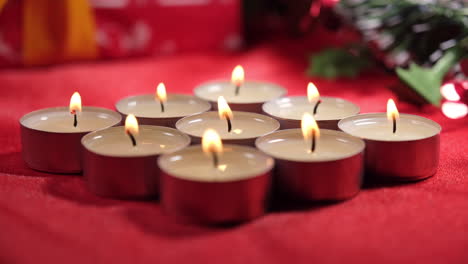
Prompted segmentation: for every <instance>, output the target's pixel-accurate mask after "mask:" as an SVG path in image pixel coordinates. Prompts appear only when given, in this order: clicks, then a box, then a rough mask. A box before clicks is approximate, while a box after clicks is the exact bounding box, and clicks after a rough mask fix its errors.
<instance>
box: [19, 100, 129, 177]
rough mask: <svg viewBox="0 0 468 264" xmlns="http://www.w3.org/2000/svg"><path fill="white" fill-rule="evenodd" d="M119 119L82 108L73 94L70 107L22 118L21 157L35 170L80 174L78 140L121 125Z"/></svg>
mask: <svg viewBox="0 0 468 264" xmlns="http://www.w3.org/2000/svg"><path fill="white" fill-rule="evenodd" d="M121 119H122V118H121V116H120V115H119V114H118V113H116V112H114V111H111V110H108V109H104V108H99V107H83V108H82V107H81V97H80V95H79V93H77V92H75V93H74V94H73V96H72V97H71V100H70V107H53V108H46V109H41V110H37V111H34V112H31V113H28V114H26V115H24V116H23V117H21V119H20V120H19V122H20V130H21V145H22V151H21V152H22V155H23V159H24V161H25V162H26V164H27V165H28V166H29V167H30V168H32V169H35V170H40V171H46V172H53V173H79V172H81V144H80V140H81V137H82V136H84V135H85V134H87V133H89V132H91V131H94V130H98V129H103V128H107V127H111V126H114V125H117V124H119V123H120V122H121Z"/></svg>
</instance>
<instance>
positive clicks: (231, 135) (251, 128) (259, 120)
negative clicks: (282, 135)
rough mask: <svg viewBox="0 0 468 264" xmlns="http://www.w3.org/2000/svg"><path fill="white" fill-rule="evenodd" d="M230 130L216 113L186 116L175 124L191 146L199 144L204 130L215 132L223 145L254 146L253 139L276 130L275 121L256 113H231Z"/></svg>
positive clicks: (276, 124) (276, 122)
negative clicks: (189, 140)
mask: <svg viewBox="0 0 468 264" xmlns="http://www.w3.org/2000/svg"><path fill="white" fill-rule="evenodd" d="M231 123H232V130H231V132H228V129H227V127H228V126H227V121H226V120H221V119H220V118H219V115H218V112H215V111H210V112H205V113H202V114H198V115H193V116H187V117H185V118H182V119H180V120H179V121H177V123H176V127H177V129H178V130H180V131H182V132H183V133H185V134H187V135H189V136H190V137H191V139H192V143H193V144H200V142H201V138H202V136H203V133H204V132H205V130H206V129H208V128H211V129H214V130H216V131H217V132H218V133H219V135H220V137H221V139H222V140H223V142H224V143H227V144H239V145H246V146H255V139H257V138H258V137H260V136H263V135H266V134H269V133H271V132H274V131H276V130H278V128H279V127H280V124H279V123H278V121H276V120H275V119H273V118H271V117H269V116H266V115H261V114H257V113H249V112H240V111H234V112H233V119H232V120H231Z"/></svg>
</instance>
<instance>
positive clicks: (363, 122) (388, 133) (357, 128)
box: [338, 113, 441, 141]
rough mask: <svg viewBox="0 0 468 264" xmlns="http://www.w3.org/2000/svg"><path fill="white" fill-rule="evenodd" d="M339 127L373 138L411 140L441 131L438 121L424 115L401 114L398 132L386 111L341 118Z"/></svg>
mask: <svg viewBox="0 0 468 264" xmlns="http://www.w3.org/2000/svg"><path fill="white" fill-rule="evenodd" d="M338 127H339V128H340V129H341V130H343V131H344V132H346V133H348V134H350V135H353V136H356V137H360V138H364V139H371V140H379V141H409V140H419V139H424V138H428V137H432V136H435V135H437V134H438V133H440V130H441V127H440V125H439V124H437V123H436V122H434V121H432V120H429V119H427V118H424V117H420V116H416V115H408V114H400V118H399V120H398V121H397V125H396V127H397V130H396V133H393V124H392V122H390V121H389V120H387V115H386V113H372V114H362V115H357V116H353V117H349V118H346V119H343V120H341V121H340V122H339V123H338Z"/></svg>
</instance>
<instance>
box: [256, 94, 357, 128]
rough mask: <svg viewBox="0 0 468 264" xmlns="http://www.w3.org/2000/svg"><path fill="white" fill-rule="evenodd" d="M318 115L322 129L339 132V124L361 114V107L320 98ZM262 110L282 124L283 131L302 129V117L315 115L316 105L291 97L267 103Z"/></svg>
mask: <svg viewBox="0 0 468 264" xmlns="http://www.w3.org/2000/svg"><path fill="white" fill-rule="evenodd" d="M320 102H321V103H320V104H319V105H318V107H317V113H316V114H315V115H314V118H315V120H316V121H317V124H318V126H319V127H320V128H322V129H333V130H338V122H339V121H340V120H341V119H343V118H345V117H349V116H354V115H357V114H358V113H359V110H360V108H359V106H357V105H356V104H353V103H351V102H349V101H347V100H344V99H341V98H335V97H326V96H322V97H320ZM262 110H263V112H264V113H266V114H267V115H269V116H271V117H273V118H275V119H276V120H278V121H279V122H280V124H281V129H290V128H300V127H301V118H302V115H303V114H304V113H306V112H308V113H311V114H312V113H313V110H314V104H313V103H310V102H309V101H308V99H307V97H306V96H289V97H282V98H278V99H275V100H272V101H269V102H266V103H265V104H263V106H262Z"/></svg>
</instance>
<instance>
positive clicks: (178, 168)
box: [158, 130, 274, 224]
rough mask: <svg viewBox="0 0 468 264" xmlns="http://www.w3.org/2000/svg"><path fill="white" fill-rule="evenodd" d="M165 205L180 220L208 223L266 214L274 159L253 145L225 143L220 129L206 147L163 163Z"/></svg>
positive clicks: (210, 136)
mask: <svg viewBox="0 0 468 264" xmlns="http://www.w3.org/2000/svg"><path fill="white" fill-rule="evenodd" d="M158 164H159V167H160V168H161V171H162V178H161V184H162V186H163V188H162V189H161V205H162V207H163V208H164V209H165V211H166V212H167V213H168V214H169V215H170V216H173V217H175V218H176V219H178V220H182V221H186V222H194V223H204V224H219V223H226V222H228V223H232V222H241V221H247V220H251V219H254V218H256V217H259V216H261V215H263V214H264V213H265V203H266V199H267V194H268V190H269V187H270V182H271V175H270V171H271V169H272V168H273V165H274V161H273V159H272V158H270V157H268V156H266V155H264V154H263V153H261V152H259V151H258V150H256V149H254V148H252V147H245V146H238V145H224V146H223V145H222V142H221V139H220V138H219V135H218V134H217V133H216V131H214V130H207V131H206V132H205V133H204V135H203V142H202V146H200V145H197V146H191V147H188V148H185V149H183V150H181V151H177V152H174V153H172V154H167V155H163V156H161V157H160V158H159V160H158Z"/></svg>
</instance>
